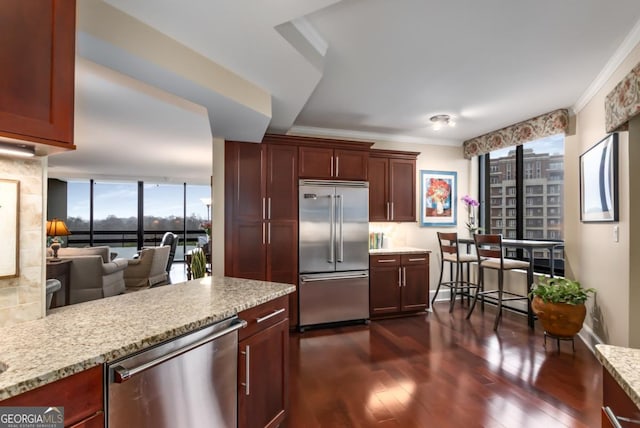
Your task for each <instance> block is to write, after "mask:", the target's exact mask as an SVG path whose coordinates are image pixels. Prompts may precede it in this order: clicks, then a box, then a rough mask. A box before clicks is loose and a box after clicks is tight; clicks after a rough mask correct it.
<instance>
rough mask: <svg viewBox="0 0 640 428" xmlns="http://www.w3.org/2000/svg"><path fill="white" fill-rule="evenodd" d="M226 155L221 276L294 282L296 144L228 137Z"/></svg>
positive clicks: (295, 312) (296, 182) (294, 305)
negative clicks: (222, 271)
mask: <svg viewBox="0 0 640 428" xmlns="http://www.w3.org/2000/svg"><path fill="white" fill-rule="evenodd" d="M225 158H226V159H225V209H226V212H225V216H226V219H227V220H226V221H225V228H226V231H225V233H226V243H225V275H227V276H234V277H238V278H248V279H258V280H265V281H276V282H284V283H288V284H297V282H298V281H297V278H298V148H297V146H295V145H287V144H278V143H273V144H270V143H266V142H264V143H262V144H254V143H242V142H231V141H229V142H227V143H226V146H225ZM291 305H292V307H293V308H294V314H295V315H297V310H296V309H295V308H297V297H296V296H295V295H293V296H292V297H291ZM292 324H294V325H295V324H297V316H294V317H293V322H292Z"/></svg>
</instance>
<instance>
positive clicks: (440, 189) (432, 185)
mask: <svg viewBox="0 0 640 428" xmlns="http://www.w3.org/2000/svg"><path fill="white" fill-rule="evenodd" d="M450 192H451V187H450V186H449V183H447V182H446V181H445V180H440V179H437V178H431V179H430V180H429V188H428V189H427V196H428V197H430V198H431V199H433V200H434V201H436V202H440V203H444V202H445V201H446V200H447V198H448V197H449V193H450Z"/></svg>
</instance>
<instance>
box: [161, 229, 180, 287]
mask: <svg viewBox="0 0 640 428" xmlns="http://www.w3.org/2000/svg"><path fill="white" fill-rule="evenodd" d="M165 245H168V246H169V247H170V248H171V250H169V260H168V261H167V268H166V269H165V270H166V271H167V280H168V281H169V282H171V277H170V276H169V274H170V273H171V265H172V264H173V258H174V257H175V255H176V247H177V246H178V235H176V234H175V233H173V232H167V233H165V234H164V236H163V237H162V242H160V246H161V247H164V246H165Z"/></svg>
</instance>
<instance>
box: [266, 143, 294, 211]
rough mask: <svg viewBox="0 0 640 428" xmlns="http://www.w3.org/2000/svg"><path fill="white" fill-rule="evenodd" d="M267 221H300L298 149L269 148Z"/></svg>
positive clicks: (272, 146) (271, 145) (275, 146)
mask: <svg viewBox="0 0 640 428" xmlns="http://www.w3.org/2000/svg"><path fill="white" fill-rule="evenodd" d="M266 182H267V219H269V220H294V221H297V220H298V148H297V147H296V146H279V145H275V144H270V145H268V146H267V180H266Z"/></svg>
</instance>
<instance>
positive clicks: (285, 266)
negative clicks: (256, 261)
mask: <svg viewBox="0 0 640 428" xmlns="http://www.w3.org/2000/svg"><path fill="white" fill-rule="evenodd" d="M267 237H268V240H267V277H266V279H267V281H273V282H283V283H285V284H293V285H296V286H297V285H298V222H297V220H284V221H270V222H269V223H268V224H267ZM289 306H290V308H291V313H290V316H289V318H290V320H289V321H290V324H291V326H293V327H295V326H297V325H298V291H297V290H296V291H294V292H293V293H291V294H290V295H289Z"/></svg>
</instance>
